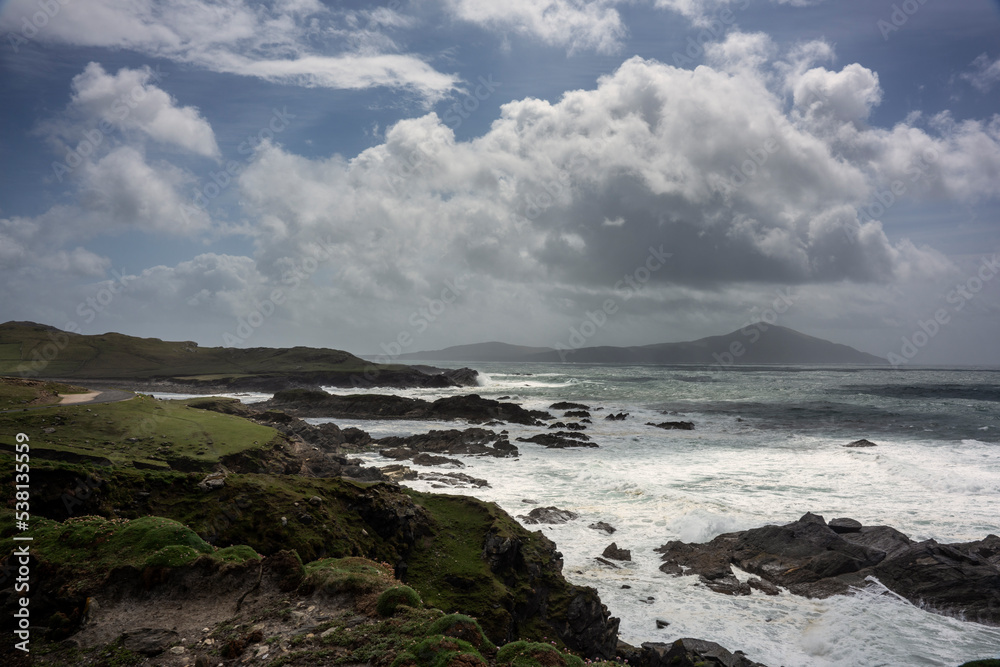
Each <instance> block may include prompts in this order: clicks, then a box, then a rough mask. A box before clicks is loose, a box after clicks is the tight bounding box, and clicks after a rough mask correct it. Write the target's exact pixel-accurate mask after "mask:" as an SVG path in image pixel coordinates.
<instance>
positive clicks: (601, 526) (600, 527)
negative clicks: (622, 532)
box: [587, 521, 615, 535]
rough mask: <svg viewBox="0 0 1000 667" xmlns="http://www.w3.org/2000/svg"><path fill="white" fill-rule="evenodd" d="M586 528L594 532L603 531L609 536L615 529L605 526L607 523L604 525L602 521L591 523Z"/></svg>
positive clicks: (608, 525)
mask: <svg viewBox="0 0 1000 667" xmlns="http://www.w3.org/2000/svg"><path fill="white" fill-rule="evenodd" d="M587 528H593V529H594V530H603V531H604V532H605V533H607V534H608V535H611V534H612V533H614V532H615V527H614V526H612V525H610V524H607V523H604V522H603V521H598V522H597V523H592V524H590V525H589V526H587Z"/></svg>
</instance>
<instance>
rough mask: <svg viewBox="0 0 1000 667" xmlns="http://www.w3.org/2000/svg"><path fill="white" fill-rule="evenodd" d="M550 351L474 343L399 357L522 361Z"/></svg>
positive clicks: (523, 346) (436, 359) (442, 359)
mask: <svg viewBox="0 0 1000 667" xmlns="http://www.w3.org/2000/svg"><path fill="white" fill-rule="evenodd" d="M546 352H552V348H551V347H528V346H526V345H509V344H507V343H497V342H492V343H474V344H472V345H455V346H454V347H447V348H445V349H443V350H436V351H434V352H416V353H412V354H401V355H399V359H401V360H411V359H417V360H420V361H455V360H456V359H461V360H462V361H524V360H525V358H527V357H530V356H532V355H536V354H545V353H546Z"/></svg>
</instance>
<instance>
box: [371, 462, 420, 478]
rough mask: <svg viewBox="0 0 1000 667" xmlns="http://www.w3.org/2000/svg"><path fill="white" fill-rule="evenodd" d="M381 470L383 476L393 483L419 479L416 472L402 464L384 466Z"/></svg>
mask: <svg viewBox="0 0 1000 667" xmlns="http://www.w3.org/2000/svg"><path fill="white" fill-rule="evenodd" d="M379 470H381V471H382V474H383V475H385V476H386V478H387V479H388V480H389V481H392V482H397V483H398V482H402V481H404V480H411V479H417V472H416V471H415V470H413V469H412V468H409V467H407V466H404V465H400V464H393V465H389V466H382V467H381V468H379Z"/></svg>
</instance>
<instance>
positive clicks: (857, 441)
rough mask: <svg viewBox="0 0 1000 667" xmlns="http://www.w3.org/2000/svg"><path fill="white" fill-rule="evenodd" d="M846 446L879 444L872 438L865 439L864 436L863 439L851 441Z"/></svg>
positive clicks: (872, 445)
mask: <svg viewBox="0 0 1000 667" xmlns="http://www.w3.org/2000/svg"><path fill="white" fill-rule="evenodd" d="M844 447H878V445H876V444H875V443H874V442H872V441H871V440H865V439H864V438H862V439H861V440H855V441H854V442H849V443H847V444H846V445H844Z"/></svg>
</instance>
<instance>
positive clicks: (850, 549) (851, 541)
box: [656, 512, 1000, 626]
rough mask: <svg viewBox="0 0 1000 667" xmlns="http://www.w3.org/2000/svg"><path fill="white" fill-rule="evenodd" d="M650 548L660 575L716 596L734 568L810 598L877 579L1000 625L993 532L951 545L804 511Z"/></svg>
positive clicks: (939, 608)
mask: <svg viewBox="0 0 1000 667" xmlns="http://www.w3.org/2000/svg"><path fill="white" fill-rule="evenodd" d="M656 551H657V552H659V553H660V554H662V560H663V565H661V566H660V570H661V571H663V572H664V573H666V574H673V575H675V576H681V575H700V577H701V579H702V581H703V582H704V583H705V584H706V585H708V586H709V588H712V589H713V590H719V592H727V593H730V594H733V593H732V592H730V591H729V590H726V587H725V586H713V585H712V584H713V583H719V584H721V583H723V582H726V581H732V580H733V579H735V574H734V573H733V570H732V568H731V566H732V565H736V566H737V567H739V568H740V569H742V570H744V571H746V572H749V573H751V574H754V575H757V576H758V577H760V578H761V579H763V580H765V581H767V582H770V583H772V584H775V585H777V586H781V587H784V588H786V589H788V591H790V592H792V593H794V594H797V595H803V596H805V597H811V598H826V597H830V596H831V595H838V594H844V593H848V592H850V590H851V589H852V587H853V588H860V587H863V586H865V585H867V584H868V583H869V582H870V579H871V578H875V579H877V580H878V581H879V582H881V584H882V585H883V586H885V587H886V588H888V589H889V590H891V591H893V592H894V593H896V594H898V595H900V596H902V597H903V598H905V599H907V600H909V601H910V602H912V603H913V604H916V605H918V606H921V607H923V608H924V609H927V610H928V611H932V612H935V613H939V614H944V615H948V616H955V617H958V618H961V619H963V620H968V621H974V622H978V623H983V624H987V625H993V626H1000V537H998V536H996V535H989V536H987V537H986V538H985V539H982V540H979V541H976V542H963V543H955V544H940V543H938V542H937V541H935V540H924V541H923V542H914V541H913V540H911V539H910V538H909V537H907V536H906V535H904V534H903V533H901V532H900V531H898V530H896V529H895V528H892V527H890V526H864V525H862V524H861V523H860V522H858V521H855V520H853V519H846V518H841V519H834V520H832V521H830V523H829V524H828V523H827V522H826V521H825V520H824V519H823V517H822V516H818V515H816V514H812V513H811V512H809V513H806V514H805V515H804V516H802V518H800V519H799V520H798V521H794V522H792V523H789V524H786V525H783V526H774V525H768V526H763V527H762V528H754V529H751V530H745V531H741V532H735V533H726V534H723V535H719V536H717V537H716V538H715V539H713V540H712V541H710V542H707V543H705V544H686V543H684V542H680V541H672V542H668V543H666V544H664V545H663V546H661V547H659V548H658V549H656ZM747 592H748V591H747ZM736 594H746V593H736Z"/></svg>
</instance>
